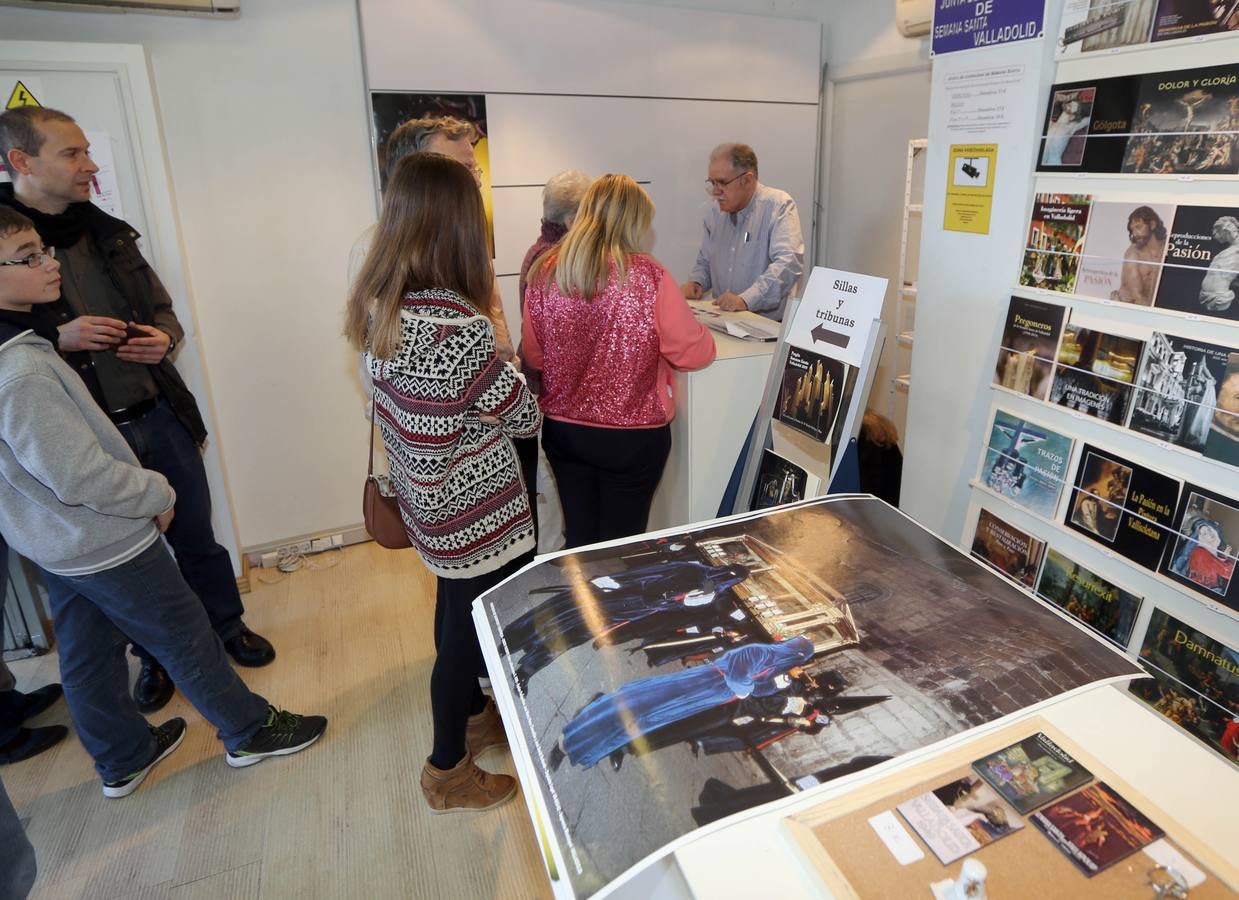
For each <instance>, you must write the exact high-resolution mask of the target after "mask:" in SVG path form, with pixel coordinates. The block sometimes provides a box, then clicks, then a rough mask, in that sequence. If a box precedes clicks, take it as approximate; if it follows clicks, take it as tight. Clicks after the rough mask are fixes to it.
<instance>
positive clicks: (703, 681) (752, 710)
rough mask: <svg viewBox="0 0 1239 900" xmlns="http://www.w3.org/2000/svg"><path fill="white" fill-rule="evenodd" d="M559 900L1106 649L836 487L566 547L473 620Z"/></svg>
mask: <svg viewBox="0 0 1239 900" xmlns="http://www.w3.org/2000/svg"><path fill="white" fill-rule="evenodd" d="M474 616H475V620H476V621H477V624H478V630H479V636H480V638H481V641H482V645H483V652H484V654H485V655H486V658H487V664H488V668H489V669H490V672H491V676H492V682H493V684H494V687H495V693H496V698H497V700H498V701H499V704H500V708H501V710H502V711H503V716H504V720H505V724H506V727H507V729H508V733H509V738H510V740H511V742H512V751H513V758H514V760H515V762H516V766H517V771H518V774H519V776H520V780H521V783H522V787H523V790H524V792H525V799H526V802H527V804H528V806H529V809H530V812H531V815H532V817H533V819H534V826H535V831H536V832H537V834H538V836H539V839H540V842H541V844H542V850H543V854H544V856H545V858H546V862H547V867H548V870H549V872H550V875H551V880H552V884H553V886H554V890H555V893H556V896H557V897H582V896H591V895H594V894H596V893H598V892H600V891H604V890H606V889H608V888H614V887H615V886H616V885H617V884H619V883H622V882H623V880H625V879H626V878H628V877H631V875H632V874H633V873H635V872H636V871H639V869H640V868H641V867H642V866H643V865H645V864H647V863H648V862H649V861H650V860H651V859H653V858H655V857H657V856H659V855H661V854H663V853H665V852H668V851H669V850H672V849H674V848H675V846H676V845H677V844H679V843H682V842H683V841H684V840H688V839H690V836H693V835H694V833H695V832H696V833H700V832H699V829H702V828H703V827H721V824H720V823H722V822H723V820H725V819H727V818H728V817H730V816H732V815H734V814H736V813H741V812H744V811H746V810H751V809H754V808H756V807H760V806H763V805H765V804H773V803H778V802H779V801H781V800H786V799H787V798H790V797H793V796H794V795H798V794H801V793H802V792H805V791H811V790H813V789H814V788H816V787H818V786H820V785H824V784H826V783H827V782H830V781H833V780H835V779H838V778H842V777H846V776H848V775H850V774H853V773H856V772H859V771H861V770H863V769H866V768H867V767H870V766H874V765H880V764H882V763H884V762H886V761H888V760H891V759H893V758H896V757H899V756H901V755H902V754H906V753H909V752H912V751H915V750H921V749H924V748H926V747H929V746H930V745H935V744H938V743H939V742H942V741H945V740H947V739H950V738H953V737H955V736H957V735H959V734H960V733H962V732H964V731H967V730H969V729H972V728H975V727H978V726H982V725H986V724H990V723H993V722H996V721H997V720H999V719H1002V718H1004V717H1007V716H1010V715H1012V714H1015V713H1017V712H1020V711H1023V710H1026V709H1028V708H1030V707H1035V706H1037V705H1038V704H1041V703H1044V702H1046V701H1048V700H1051V699H1052V698H1055V697H1059V696H1062V695H1065V694H1068V693H1071V692H1074V691H1077V690H1080V689H1082V688H1085V687H1087V686H1089V685H1093V684H1096V683H1100V682H1106V681H1113V680H1121V679H1125V678H1131V677H1133V676H1138V675H1140V674H1142V673H1141V670H1140V668H1139V667H1138V666H1137V665H1136V664H1135V663H1134V662H1133V661H1132V660H1131V659H1129V658H1128V657H1125V656H1124V655H1123V654H1122V653H1120V652H1118V651H1117V650H1116V649H1115V648H1114V647H1113V645H1111V644H1109V643H1107V642H1106V641H1105V640H1103V639H1102V638H1100V637H1099V636H1097V635H1095V634H1093V633H1092V632H1090V631H1089V630H1088V629H1086V628H1084V627H1083V626H1081V625H1079V624H1078V623H1076V622H1074V621H1073V620H1071V619H1070V618H1069V617H1068V616H1066V615H1065V614H1063V613H1062V612H1061V611H1059V610H1058V609H1057V608H1056V607H1054V606H1053V605H1052V604H1048V603H1045V602H1043V601H1040V600H1038V599H1036V598H1035V597H1034V596H1033V594H1032V593H1031V592H1027V591H1024V590H1021V589H1020V588H1018V587H1016V586H1015V585H1013V584H1011V583H1009V582H1008V581H1006V580H1004V579H1003V578H1002V577H1001V576H999V575H997V574H995V573H993V572H992V571H990V570H989V569H987V568H986V567H984V566H982V565H981V564H979V563H978V562H976V561H975V560H972V559H970V558H969V557H968V556H967V555H965V554H964V553H963V552H961V551H960V550H959V549H957V548H956V547H954V546H952V545H950V544H948V543H946V542H945V541H942V540H941V539H939V538H937V537H936V536H934V535H933V534H931V533H930V532H928V531H927V530H925V529H924V528H923V527H921V526H920V525H918V524H917V523H916V522H914V521H913V520H911V519H909V518H908V517H907V516H905V515H903V514H902V513H900V512H899V511H898V510H896V509H894V508H892V507H890V506H888V505H886V504H885V503H883V502H881V501H880V500H877V499H875V498H873V497H869V496H866V495H844V496H839V497H830V498H825V499H822V500H818V501H810V502H806V503H803V504H801V505H797V506H790V507H784V508H780V509H776V510H769V511H765V512H759V513H750V514H745V515H741V516H734V517H731V518H728V519H722V520H718V521H716V522H710V523H705V524H702V525H699V526H689V527H687V528H684V529H681V530H676V531H669V532H664V533H662V534H659V535H644V536H640V537H637V538H633V539H630V540H627V541H621V542H613V543H611V544H606V545H599V546H596V547H591V548H586V549H581V550H577V551H568V552H564V553H561V554H558V555H555V556H548V557H542V558H540V560H539V561H538V562H536V563H534V564H532V565H530V566H529V567H527V568H526V569H524V570H523V571H521V572H520V573H518V574H517V575H515V576H513V577H512V578H510V579H509V580H508V581H506V582H504V583H503V584H502V585H500V586H499V587H497V588H495V589H494V590H493V591H491V592H489V593H487V594H485V595H484V596H483V597H481V598H480V599H479V600H478V602H477V604H476V605H475V608H474Z"/></svg>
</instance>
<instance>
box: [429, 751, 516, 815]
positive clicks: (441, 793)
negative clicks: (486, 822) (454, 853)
mask: <svg viewBox="0 0 1239 900" xmlns="http://www.w3.org/2000/svg"><path fill="white" fill-rule="evenodd" d="M422 794H424V795H425V797H426V803H427V804H429V805H430V811H431V812H432V813H436V814H437V813H450V812H477V811H479V810H483V809H491V808H492V807H495V806H498V805H499V804H501V803H506V802H507V801H508V800H511V799H512V797H513V796H515V794H516V779H515V778H513V777H512V776H511V775H494V774H492V773H490V772H487V771H486V770H485V769H479V768H478V767H477V766H475V765H474V764H473V754H471V753H468V752H466V753H465V758H464V759H462V760H461V761H460V762H458V763H457V764H456V765H455V766H454V767H453V768H451V769H436V768H435V767H434V766H432V765H431V764H430V760H429V759H427V760H426V765H424V766H422Z"/></svg>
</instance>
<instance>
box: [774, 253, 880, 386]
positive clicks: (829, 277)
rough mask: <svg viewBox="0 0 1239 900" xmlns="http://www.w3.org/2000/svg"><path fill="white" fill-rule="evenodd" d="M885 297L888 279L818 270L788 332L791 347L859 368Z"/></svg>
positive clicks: (811, 275)
mask: <svg viewBox="0 0 1239 900" xmlns="http://www.w3.org/2000/svg"><path fill="white" fill-rule="evenodd" d="M885 297H886V279H885V278H878V277H877V276H875V275H860V274H858V273H856V272H843V271H840V270H838V269H823V268H820V267H818V268H814V269H813V271H812V273H810V275H809V283H808V285H806V286H805V290H804V296H802V297H801V298H800V306H799V308H798V309H797V310H796V318H795V319H793V320H792V324H791V327H790V328H788V330H787V343H789V344H791V345H792V346H794V347H800V348H801V349H803V350H809V351H811V352H813V353H820V354H822V355H824V356H829V357H831V358H832V359H838V360H841V361H842V362H845V363H847V364H848V365H850V366H859V365H861V363H862V361H863V360H864V357H865V350H866V348H867V346H868V344H869V333H870V331H871V330H872V329H873V327H874V320H875V319H878V320H880V319H881V318H882V301H883V299H884V298H885Z"/></svg>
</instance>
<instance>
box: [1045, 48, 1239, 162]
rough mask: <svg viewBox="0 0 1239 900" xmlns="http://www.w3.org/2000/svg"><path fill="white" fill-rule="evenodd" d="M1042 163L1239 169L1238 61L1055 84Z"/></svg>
mask: <svg viewBox="0 0 1239 900" xmlns="http://www.w3.org/2000/svg"><path fill="white" fill-rule="evenodd" d="M1037 171H1038V172H1060V171H1068V172H1084V173H1118V172H1122V173H1127V174H1133V175H1193V176H1196V175H1235V174H1237V173H1239V65H1222V66H1208V67H1204V68H1200V69H1178V70H1173V71H1167V72H1151V73H1148V74H1145V75H1123V76H1119V77H1116V78H1098V79H1093V80H1089V81H1076V82H1069V83H1064V84H1056V85H1054V86H1053V87H1052V88H1051V89H1050V100H1049V106H1048V108H1047V109H1046V114H1045V119H1044V124H1043V130H1042V139H1041V153H1040V155H1039V157H1038V162H1037Z"/></svg>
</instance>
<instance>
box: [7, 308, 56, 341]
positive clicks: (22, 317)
mask: <svg viewBox="0 0 1239 900" xmlns="http://www.w3.org/2000/svg"><path fill="white" fill-rule="evenodd" d="M27 330H29V331H33V332H34V333H35V334H37V335H38V336H39V337H41V338H43V339H44V340H48V341H51V343H52V346H53V347H55V346H56V341H57V340H59V338H60V334H59V332H58V331H57V330H56V326H54V325H50V324H47V323H44V322H43V321H42V320H41V319H40V318H39V317H37V316H35V315H33V314H31V313H28V312H14V311H13V310H11V309H0V344H2V343H4V342H5V341H7V340H11V339H12V338H14V337H16V336H17V335H19V334H20V333H21V332H23V331H27Z"/></svg>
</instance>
